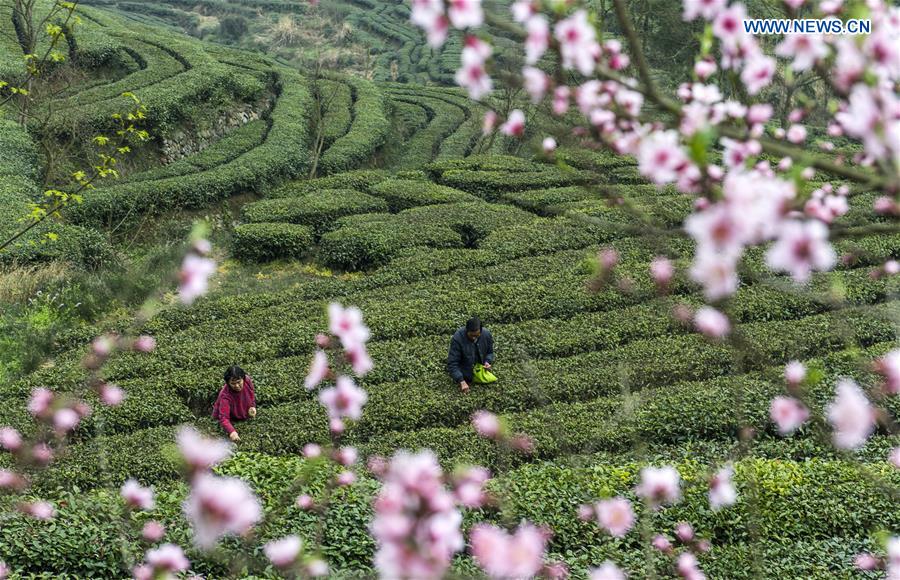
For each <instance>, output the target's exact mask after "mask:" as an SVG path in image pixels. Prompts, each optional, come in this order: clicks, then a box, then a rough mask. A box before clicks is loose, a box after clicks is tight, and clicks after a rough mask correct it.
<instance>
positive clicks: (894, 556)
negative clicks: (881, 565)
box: [887, 536, 900, 580]
mask: <svg viewBox="0 0 900 580" xmlns="http://www.w3.org/2000/svg"><path fill="white" fill-rule="evenodd" d="M887 572H888V580H896V578H897V577H898V576H900V536H891V537H890V538H888V540H887Z"/></svg>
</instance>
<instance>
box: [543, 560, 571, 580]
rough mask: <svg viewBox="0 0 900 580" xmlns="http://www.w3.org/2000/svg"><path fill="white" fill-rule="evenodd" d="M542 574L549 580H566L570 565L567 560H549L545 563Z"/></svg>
mask: <svg viewBox="0 0 900 580" xmlns="http://www.w3.org/2000/svg"><path fill="white" fill-rule="evenodd" d="M540 574H541V577H542V578H546V579H547V580H565V579H566V578H568V577H569V567H568V566H567V565H566V563H565V562H548V563H547V564H544V567H543V568H542V569H541V572H540Z"/></svg>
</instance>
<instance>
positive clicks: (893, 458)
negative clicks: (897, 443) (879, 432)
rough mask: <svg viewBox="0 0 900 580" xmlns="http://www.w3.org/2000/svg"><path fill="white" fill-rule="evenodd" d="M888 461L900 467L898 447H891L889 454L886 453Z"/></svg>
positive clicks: (899, 449) (899, 448)
mask: <svg viewBox="0 0 900 580" xmlns="http://www.w3.org/2000/svg"><path fill="white" fill-rule="evenodd" d="M888 461H889V462H890V463H891V464H892V465H893V466H894V467H896V468H897V469H900V447H894V448H893V449H891V452H890V454H889V455H888Z"/></svg>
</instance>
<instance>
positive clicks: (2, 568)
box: [0, 560, 9, 580]
mask: <svg viewBox="0 0 900 580" xmlns="http://www.w3.org/2000/svg"><path fill="white" fill-rule="evenodd" d="M7 576H9V568H8V567H7V566H6V562H4V561H3V560H0V580H3V579H4V578H6V577H7Z"/></svg>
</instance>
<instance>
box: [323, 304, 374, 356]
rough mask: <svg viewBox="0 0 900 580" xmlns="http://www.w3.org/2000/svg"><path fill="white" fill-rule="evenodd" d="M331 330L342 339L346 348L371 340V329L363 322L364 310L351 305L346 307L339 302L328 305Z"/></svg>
mask: <svg viewBox="0 0 900 580" xmlns="http://www.w3.org/2000/svg"><path fill="white" fill-rule="evenodd" d="M328 319H329V328H328V329H329V332H331V334H333V335H335V336H337V337H338V338H340V339H341V344H343V346H344V348H345V349H347V348H350V347H353V346H356V345H358V344H360V343H364V342H366V341H367V340H369V329H368V327H366V325H365V324H363V315H362V311H361V310H360V309H359V308H357V307H355V306H350V307H348V308H344V307H343V306H341V305H340V304H338V303H337V302H332V303H331V304H329V305H328Z"/></svg>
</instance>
